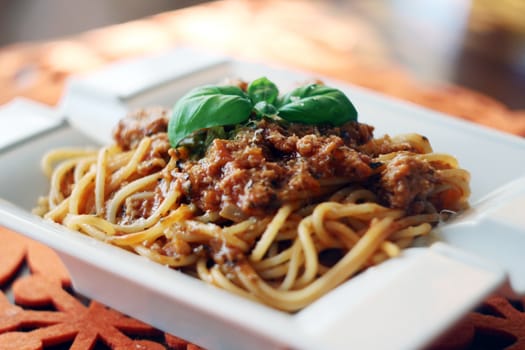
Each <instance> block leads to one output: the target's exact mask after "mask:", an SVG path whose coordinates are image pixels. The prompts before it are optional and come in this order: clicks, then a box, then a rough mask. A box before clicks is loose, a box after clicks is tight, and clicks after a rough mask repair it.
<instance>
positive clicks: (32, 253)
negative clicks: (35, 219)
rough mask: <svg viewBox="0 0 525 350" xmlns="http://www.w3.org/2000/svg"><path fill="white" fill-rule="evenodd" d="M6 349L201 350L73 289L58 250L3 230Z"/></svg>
mask: <svg viewBox="0 0 525 350" xmlns="http://www.w3.org/2000/svg"><path fill="white" fill-rule="evenodd" d="M0 242H2V244H1V245H0V288H1V291H0V349H1V350H59V349H74V350H89V349H95V350H96V349H113V350H125V349H135V350H161V349H170V350H183V349H184V350H190V349H191V350H198V349H201V348H200V347H198V346H197V345H194V344H191V343H189V342H187V341H185V340H183V339H181V338H178V337H176V336H174V335H171V334H168V333H164V332H161V331H160V330H158V329H155V328H154V327H152V326H150V325H148V324H145V323H143V322H140V321H138V320H135V319H133V318H130V317H127V316H125V315H123V314H121V313H119V312H117V311H115V310H112V309H110V308H108V307H106V306H104V305H102V304H100V303H98V302H96V301H89V300H87V299H86V298H84V297H82V296H81V295H78V294H77V293H75V291H74V290H73V289H72V288H71V280H70V278H69V274H68V272H67V270H66V268H65V266H64V265H63V264H62V262H61V260H60V259H59V257H58V256H57V255H56V253H55V252H54V251H52V250H51V249H49V248H47V247H46V246H44V245H42V244H40V243H37V242H35V241H33V240H30V239H28V238H26V237H24V236H22V235H19V234H17V233H14V232H12V231H9V230H7V229H4V228H1V227H0Z"/></svg>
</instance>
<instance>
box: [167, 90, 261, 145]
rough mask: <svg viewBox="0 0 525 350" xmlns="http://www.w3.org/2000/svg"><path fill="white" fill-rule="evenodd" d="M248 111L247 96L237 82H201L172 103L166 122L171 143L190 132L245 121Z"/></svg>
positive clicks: (176, 142) (250, 107)
mask: <svg viewBox="0 0 525 350" xmlns="http://www.w3.org/2000/svg"><path fill="white" fill-rule="evenodd" d="M251 111H252V102H251V100H250V98H249V97H248V96H247V95H246V93H245V92H244V91H242V90H241V89H240V88H239V87H237V86H203V87H198V88H195V89H193V90H191V91H190V92H189V93H188V94H186V95H184V96H183V97H182V98H181V99H180V100H179V101H177V103H176V104H175V105H174V107H173V110H172V112H171V116H170V120H169V122H168V138H169V140H170V144H171V146H172V147H177V146H178V145H179V143H180V141H181V140H182V139H184V138H185V137H186V136H188V135H189V134H191V133H192V132H194V131H196V130H200V129H204V128H210V127H214V126H224V125H233V124H238V123H242V122H244V121H246V120H247V119H248V118H249V117H250V113H251Z"/></svg>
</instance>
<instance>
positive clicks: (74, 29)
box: [0, 0, 525, 109]
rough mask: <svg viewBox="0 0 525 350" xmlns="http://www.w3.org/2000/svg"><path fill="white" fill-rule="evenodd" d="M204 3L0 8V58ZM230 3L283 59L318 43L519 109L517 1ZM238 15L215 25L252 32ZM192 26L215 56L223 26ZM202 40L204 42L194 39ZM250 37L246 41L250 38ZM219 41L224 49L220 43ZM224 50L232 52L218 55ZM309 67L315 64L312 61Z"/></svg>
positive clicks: (522, 73)
mask: <svg viewBox="0 0 525 350" xmlns="http://www.w3.org/2000/svg"><path fill="white" fill-rule="evenodd" d="M299 2H300V3H303V4H304V3H309V4H310V6H306V7H304V6H303V10H301V11H303V12H301V11H298V10H297V9H298V8H299V7H297V6H295V5H293V4H296V3H299ZM203 3H210V2H209V1H192V0H179V1H176V0H173V1H168V0H148V1H144V0H111V1H104V0H95V1H81V0H46V1H39V0H0V48H1V47H12V46H13V45H17V44H20V43H27V42H42V41H46V40H47V41H49V40H56V39H57V38H64V37H68V36H72V35H78V34H80V33H83V32H86V31H90V30H93V29H96V28H101V27H106V26H109V25H114V24H117V23H123V22H127V21H132V20H136V19H140V18H145V17H147V16H152V15H156V14H159V13H162V12H166V11H173V10H177V9H183V8H187V7H189V6H193V5H198V4H203ZM229 3H230V5H231V6H229V7H228V6H225V7H224V11H228V9H229V10H230V11H233V12H232V13H234V12H235V11H237V10H235V6H237V7H238V8H243V6H244V7H246V6H247V5H246V4H247V3H248V4H250V5H249V6H251V10H250V13H249V14H250V16H251V20H250V21H251V22H252V23H253V24H254V25H255V24H256V25H257V28H258V29H257V31H256V33H257V34H258V35H261V36H263V35H265V34H268V35H279V32H278V30H281V32H282V33H283V37H281V38H278V39H272V40H273V41H275V42H276V44H275V45H281V46H280V50H282V51H286V50H287V46H286V45H290V46H289V47H290V48H291V50H295V49H297V47H300V46H301V45H303V46H304V41H305V40H306V39H307V40H309V41H310V44H311V43H312V42H314V43H317V44H318V47H319V49H320V50H324V49H327V48H328V49H330V50H338V52H339V53H340V54H342V55H346V54H351V55H352V56H353V57H358V59H359V60H360V61H367V62H368V63H367V64H373V63H378V62H379V63H382V62H390V63H393V64H396V65H398V66H399V67H401V68H402V69H404V70H406V71H407V72H409V73H410V74H411V75H412V76H414V77H415V78H416V79H418V80H419V81H422V82H426V83H431V84H440V83H452V84H458V85H461V86H464V87H467V88H472V89H475V90H476V91H479V92H482V93H484V94H487V95H489V96H492V97H494V98H495V99H497V100H498V101H501V102H503V103H504V104H505V105H506V106H508V107H510V108H514V109H523V108H525V0H498V1H493V0H421V1H418V0H327V1H321V0H317V1H316V0H311V1H307V0H306V1H304V0H303V1H281V2H279V5H276V4H277V2H276V1H264V0H261V1H257V0H255V1H235V0H234V1H229ZM263 3H267V4H268V3H269V5H266V6H263V5H261V4H263ZM236 4H237V5H236ZM271 6H279V7H280V10H279V11H283V12H286V11H291V13H288V14H285V13H281V14H275V13H274V14H273V16H274V17H269V16H268V7H271ZM259 10H260V12H258V11H259ZM239 11H240V12H239V13H238V14H230V15H224V14H221V16H222V18H229V19H230V20H231V22H238V24H239V23H240V24H239V25H241V26H242V25H246V26H250V25H251V23H248V22H246V23H244V22H242V20H241V19H239V17H242V16H243V14H246V11H245V12H242V11H241V10H239ZM308 11H310V12H312V11H317V12H318V13H317V14H316V13H310V12H308ZM292 12H295V13H292ZM316 15H319V16H324V17H323V18H326V17H330V18H331V22H330V23H328V24H326V23H325V22H326V20H325V22H320V23H318V24H319V25H316V23H315V22H316ZM275 16H277V17H275ZM285 17H286V19H285V20H283V18H285ZM197 21H198V24H195V23H189V22H188V21H186V22H185V21H184V20H182V21H181V22H180V23H184V24H185V25H186V27H185V28H184V29H180V28H181V26H179V30H180V31H181V32H184V33H185V35H186V37H185V38H187V37H197V38H198V39H199V40H201V41H203V42H206V40H208V39H206V36H208V37H210V38H213V39H210V42H208V43H206V44H210V45H211V46H214V45H215V43H211V40H215V41H217V37H214V35H216V36H217V35H218V34H217V33H221V35H222V34H224V35H227V34H231V33H230V32H228V29H229V27H228V25H229V24H228V23H226V22H221V21H220V20H216V19H214V18H213V17H206V16H204V17H202V18H198V19H197ZM214 21H218V22H217V23H215V22H214ZM263 22H264V23H263ZM181 25H182V24H181ZM272 27H275V28H277V29H275V28H273V29H272ZM254 28H255V26H254ZM261 28H265V29H261ZM230 29H231V28H230ZM205 30H208V34H203V33H202V32H203V31H205ZM285 32H286V33H285ZM213 33H214V34H213ZM284 33H285V34H286V35H284ZM250 35H251V36H252V37H253V35H254V34H253V32H250ZM291 35H292V36H293V35H295V39H296V40H295V41H294V42H291V41H290V40H288V39H290V36H291ZM234 37H235V38H234ZM267 39H268V38H267ZM235 40H245V42H246V45H245V46H246V47H245V48H243V49H241V50H237V51H241V54H242V53H247V52H248V51H249V50H250V49H248V46H250V45H251V46H250V47H253V46H254V45H257V44H256V43H253V42H251V43H250V44H248V43H249V41H250V40H251V38H249V37H246V36H242V35H241V34H239V33H235V34H233V35H232V37H231V40H230V43H231V42H232V41H235ZM219 41H220V42H221V43H222V44H224V40H223V39H220V40H219ZM237 43H238V42H237ZM242 45H244V44H240V46H242ZM216 47H218V46H216ZM223 47H224V45H223ZM228 48H231V45H230V46H228V45H226V49H228ZM251 50H252V51H254V50H255V49H251ZM277 51H279V48H275V49H274V52H272V54H275V55H283V54H282V53H276V52H277ZM0 53H1V49H0ZM296 53H297V52H296ZM307 53H308V52H306V53H305V52H303V53H298V55H303V54H307ZM269 56H271V55H269ZM313 59H318V57H315V56H312V60H313Z"/></svg>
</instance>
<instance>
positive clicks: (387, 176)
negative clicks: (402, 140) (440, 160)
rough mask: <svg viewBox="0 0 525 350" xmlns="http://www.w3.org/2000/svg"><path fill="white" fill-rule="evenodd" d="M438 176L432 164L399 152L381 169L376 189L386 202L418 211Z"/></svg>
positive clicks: (396, 206)
mask: <svg viewBox="0 0 525 350" xmlns="http://www.w3.org/2000/svg"><path fill="white" fill-rule="evenodd" d="M438 181H439V179H438V176H437V173H436V171H435V170H434V168H432V166H431V165H430V164H429V163H427V162H425V161H423V160H419V159H417V158H415V157H413V156H411V155H410V153H399V154H398V155H396V156H395V158H394V159H392V161H390V162H389V163H388V165H387V166H386V167H385V169H384V170H383V171H382V172H381V176H380V179H379V182H378V183H377V185H376V190H377V192H378V194H379V196H380V198H381V199H382V201H384V202H385V204H386V205H388V206H389V207H392V208H398V209H405V210H407V211H409V212H418V211H419V210H421V209H422V208H421V206H420V205H418V203H422V202H423V201H425V200H426V198H427V196H428V195H429V193H430V191H431V190H432V189H433V188H434V186H435V185H436V183H438Z"/></svg>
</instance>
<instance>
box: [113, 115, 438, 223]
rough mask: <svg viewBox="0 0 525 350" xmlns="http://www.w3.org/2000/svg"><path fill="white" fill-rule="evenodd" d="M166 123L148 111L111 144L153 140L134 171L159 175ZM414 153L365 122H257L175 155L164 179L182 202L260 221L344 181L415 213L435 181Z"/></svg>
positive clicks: (123, 126) (130, 120)
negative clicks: (376, 134) (193, 155)
mask: <svg viewBox="0 0 525 350" xmlns="http://www.w3.org/2000/svg"><path fill="white" fill-rule="evenodd" d="M167 124H168V116H167V112H166V110H163V109H148V110H142V111H139V112H136V113H134V114H132V115H130V116H129V117H127V118H125V119H123V120H122V121H121V122H120V123H119V124H118V126H117V128H116V129H115V132H114V137H115V140H116V142H117V143H118V144H119V145H120V146H121V147H122V148H123V149H125V150H126V149H132V148H134V147H136V146H137V145H138V143H139V142H140V141H141V139H142V138H143V137H144V136H149V137H151V138H152V145H151V147H150V149H149V151H148V152H149V153H148V155H147V157H146V158H145V159H143V160H142V162H141V163H140V165H139V173H140V174H144V175H147V174H148V173H151V172H153V171H158V170H160V169H162V168H163V167H164V166H165V165H166V164H167V162H168V161H169V159H170V144H169V140H168V137H167V134H166V131H167ZM172 151H174V150H172ZM419 151H420V150H416V149H414V148H413V147H412V146H411V145H410V144H409V143H397V142H392V140H391V139H390V138H389V137H388V136H385V137H382V138H380V139H374V138H373V127H371V126H369V125H367V124H364V123H358V122H349V123H346V124H344V125H342V126H338V127H331V126H315V125H306V124H299V123H290V124H286V125H281V124H279V123H278V122H275V121H272V120H267V119H263V120H260V121H258V122H256V123H254V124H252V125H251V126H246V127H244V128H241V129H240V130H239V131H238V132H237V134H236V135H235V136H234V137H233V138H232V139H229V140H225V139H215V140H213V142H212V143H211V145H210V146H209V147H208V149H207V151H206V154H205V155H204V157H202V158H200V159H198V160H193V159H190V158H189V157H188V158H187V159H186V158H185V157H182V159H181V153H180V152H176V153H178V156H177V158H179V161H178V162H177V167H176V168H175V169H172V170H171V172H169V173H165V176H166V177H169V179H166V180H170V179H172V178H175V179H178V180H179V181H180V186H181V187H180V188H181V189H182V190H183V194H184V198H185V199H184V200H185V201H186V202H188V203H190V202H191V203H194V204H195V205H196V206H197V207H198V208H200V209H201V210H202V211H203V212H206V211H221V210H223V209H225V208H227V209H228V210H229V211H231V210H232V208H233V211H234V212H238V213H241V214H240V215H241V216H250V215H253V216H259V215H260V216H263V215H267V214H268V212H269V211H270V212H271V211H273V210H276V209H277V208H279V207H280V206H281V205H282V204H283V203H285V202H288V201H295V200H303V199H304V198H316V197H319V196H320V195H321V194H322V191H321V189H322V186H323V182H324V180H330V179H334V178H344V179H346V180H347V181H348V182H353V183H359V184H362V185H364V186H365V187H368V188H370V189H371V190H373V191H374V192H376V193H377V194H378V196H379V198H380V201H381V202H382V204H384V205H387V206H389V207H392V208H401V209H405V210H407V211H409V212H412V213H417V212H419V211H421V210H422V209H421V208H423V206H424V202H425V200H426V199H427V198H426V197H427V196H428V194H429V193H430V192H431V190H432V189H433V188H434V187H435V186H436V184H437V183H439V179H438V177H437V175H436V172H435V170H434V168H433V167H432V166H431V165H430V164H428V163H426V162H424V161H421V160H418V159H417V158H414V157H413V156H411V155H410V154H413V152H416V153H417V152H419ZM390 152H399V154H398V155H397V156H396V157H395V158H394V159H393V160H391V161H390V162H388V163H387V165H385V164H382V163H380V162H377V161H375V160H374V159H375V157H377V156H378V155H380V154H384V153H390ZM184 153H185V152H182V154H184ZM172 154H174V153H172ZM379 171H380V173H378V172H379Z"/></svg>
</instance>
